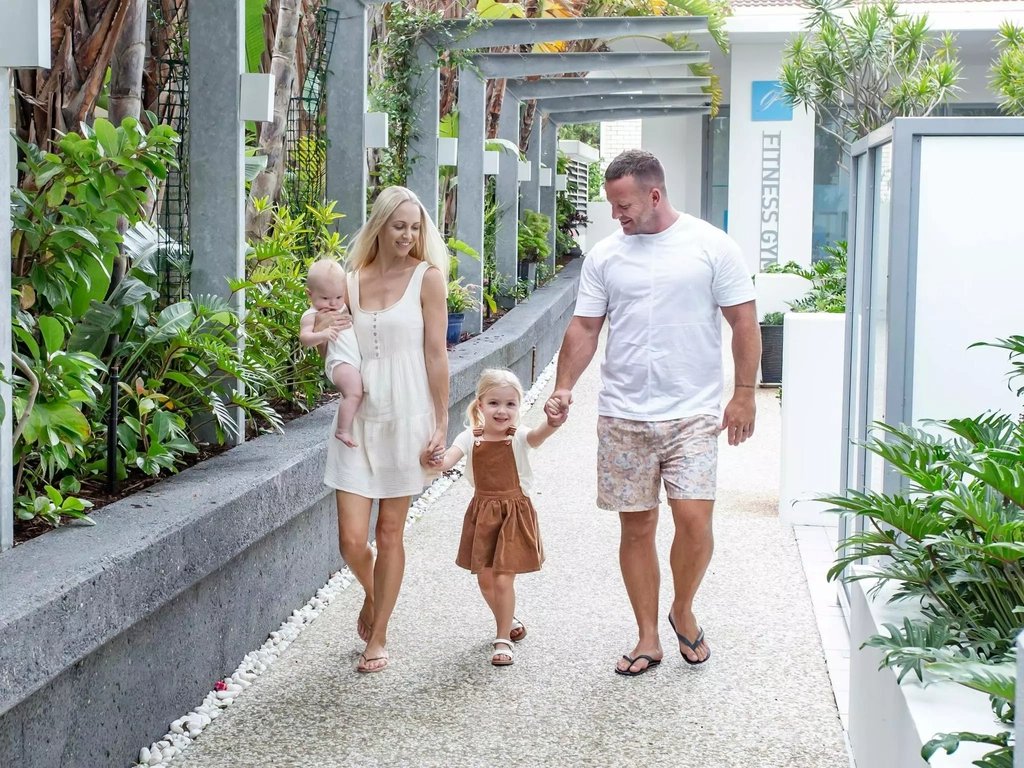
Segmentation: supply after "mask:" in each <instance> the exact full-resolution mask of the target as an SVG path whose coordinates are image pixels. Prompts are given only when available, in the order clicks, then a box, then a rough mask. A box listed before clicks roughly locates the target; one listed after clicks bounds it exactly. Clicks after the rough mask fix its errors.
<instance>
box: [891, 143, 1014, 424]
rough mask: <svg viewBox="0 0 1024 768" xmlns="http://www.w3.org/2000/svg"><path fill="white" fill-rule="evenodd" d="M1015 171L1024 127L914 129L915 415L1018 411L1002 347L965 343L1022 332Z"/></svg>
mask: <svg viewBox="0 0 1024 768" xmlns="http://www.w3.org/2000/svg"><path fill="white" fill-rule="evenodd" d="M1021 179H1024V136H927V137H923V138H922V139H921V177H920V186H919V189H920V205H919V216H918V228H917V276H916V279H917V306H916V312H915V330H914V393H913V397H914V399H913V418H914V419H915V420H919V419H945V418H952V417H961V416H977V415H980V414H981V413H983V412H984V411H987V410H996V409H999V410H1002V411H1005V412H1009V413H1011V414H1018V413H1019V412H1020V401H1018V400H1017V398H1016V397H1015V395H1014V394H1013V393H1012V392H1010V391H1009V390H1008V388H1007V386H1006V372H1007V370H1008V369H1009V363H1008V362H1007V354H1006V352H1004V351H1002V350H997V349H990V348H985V347H980V348H975V349H968V348H967V347H968V346H969V345H971V344H973V343H974V342H977V341H993V340H995V339H996V338H1005V337H1007V336H1010V335H1013V334H1019V333H1022V332H1024V302H1022V301H1021V291H1022V286H1024V212H1022V208H1021ZM911 279H914V278H913V276H912V277H911Z"/></svg>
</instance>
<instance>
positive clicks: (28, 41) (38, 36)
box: [0, 0, 77, 133]
mask: <svg viewBox="0 0 1024 768" xmlns="http://www.w3.org/2000/svg"><path fill="white" fill-rule="evenodd" d="M2 16H3V23H0V67H12V68H14V67H18V68H23V69H34V68H41V69H49V68H50V0H14V2H13V3H12V2H5V3H4V9H3V13H2ZM75 127H76V128H77V126H75ZM6 131H7V126H4V132H5V133H6Z"/></svg>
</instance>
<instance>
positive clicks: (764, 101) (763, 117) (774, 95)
mask: <svg viewBox="0 0 1024 768" xmlns="http://www.w3.org/2000/svg"><path fill="white" fill-rule="evenodd" d="M751 92H752V95H753V103H752V104H751V108H750V119H751V120H753V121H754V122H755V123H765V122H776V121H784V120H792V119H793V108H792V107H791V106H789V104H787V103H786V102H785V101H783V100H782V89H781V88H779V83H778V81H777V80H755V81H754V82H753V83H751Z"/></svg>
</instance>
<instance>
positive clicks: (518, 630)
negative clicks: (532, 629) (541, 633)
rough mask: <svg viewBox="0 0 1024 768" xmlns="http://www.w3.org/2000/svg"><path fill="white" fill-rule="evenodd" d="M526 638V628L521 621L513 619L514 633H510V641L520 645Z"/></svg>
mask: <svg viewBox="0 0 1024 768" xmlns="http://www.w3.org/2000/svg"><path fill="white" fill-rule="evenodd" d="M525 637H526V627H525V626H524V625H523V622H521V621H520V620H519V619H517V618H515V617H512V631H511V632H510V633H509V639H510V640H512V642H514V643H518V642H519V641H520V640H522V639H523V638H525Z"/></svg>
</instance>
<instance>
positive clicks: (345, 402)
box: [299, 259, 363, 448]
mask: <svg viewBox="0 0 1024 768" xmlns="http://www.w3.org/2000/svg"><path fill="white" fill-rule="evenodd" d="M306 295H307V296H308V297H309V303H310V304H311V305H312V306H311V307H310V308H309V309H307V310H306V311H305V312H303V313H302V319H301V320H300V322H299V343H301V344H302V346H304V347H321V345H326V347H327V350H326V354H324V350H323V348H322V347H321V350H320V353H321V354H322V355H323V358H324V371H325V372H326V373H327V378H329V379H330V380H331V381H332V382H333V383H334V386H335V387H336V388H337V390H338V391H339V392H341V404H340V405H339V406H338V416H337V421H336V423H337V430H336V431H335V433H334V436H335V437H336V438H337V439H338V440H340V441H341V442H343V443H344V444H345V445H347V446H348V447H349V448H355V447H356V446H357V444H356V442H355V441H354V440H353V439H352V421H353V419H354V418H355V415H356V411H357V410H358V409H359V403H360V402H361V401H362V399H363V377H362V376H361V375H360V374H359V363H360V357H359V345H358V343H357V342H356V332H355V330H354V329H352V328H348V329H347V330H344V331H339V330H338V329H337V328H334V327H329V328H325V329H324V330H322V331H314V330H313V326H314V324H315V321H316V315H317V313H318V312H341V311H344V310H345V309H346V304H347V301H348V279H347V276H346V274H345V270H344V268H342V266H341V264H339V263H338V262H336V261H334V260H333V259H320V260H319V261H315V262H314V263H313V265H312V266H310V268H309V272H308V274H307V275H306Z"/></svg>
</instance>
